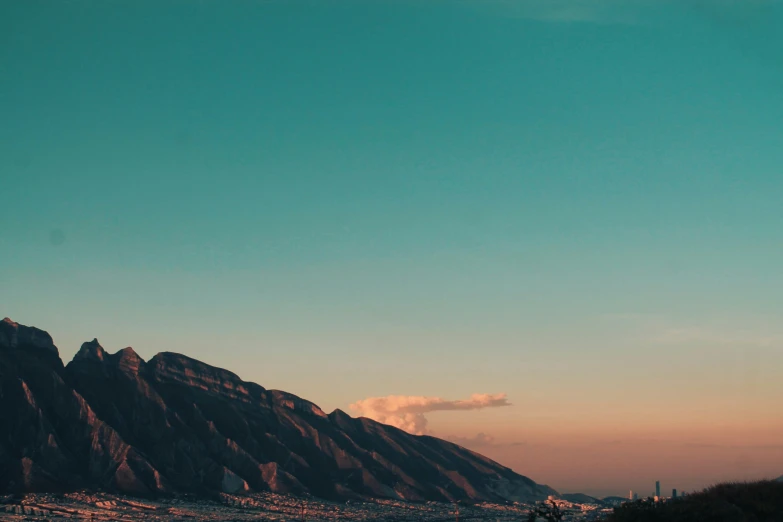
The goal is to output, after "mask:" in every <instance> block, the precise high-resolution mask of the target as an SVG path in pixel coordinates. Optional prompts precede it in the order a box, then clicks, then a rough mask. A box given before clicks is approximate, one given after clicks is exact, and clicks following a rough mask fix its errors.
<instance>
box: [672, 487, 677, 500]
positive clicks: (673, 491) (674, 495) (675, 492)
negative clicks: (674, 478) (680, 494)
mask: <svg viewBox="0 0 783 522" xmlns="http://www.w3.org/2000/svg"><path fill="white" fill-rule="evenodd" d="M672 498H673V499H674V498H677V490H676V489H673V490H672Z"/></svg>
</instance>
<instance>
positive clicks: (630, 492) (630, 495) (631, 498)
mask: <svg viewBox="0 0 783 522" xmlns="http://www.w3.org/2000/svg"><path fill="white" fill-rule="evenodd" d="M628 500H633V490H631V491H629V492H628Z"/></svg>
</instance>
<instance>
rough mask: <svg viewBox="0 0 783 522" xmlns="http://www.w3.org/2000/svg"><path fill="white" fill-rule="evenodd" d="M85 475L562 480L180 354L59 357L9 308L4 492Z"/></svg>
mask: <svg viewBox="0 0 783 522" xmlns="http://www.w3.org/2000/svg"><path fill="white" fill-rule="evenodd" d="M227 349H230V347H227V346H217V347H216V350H227ZM294 363H295V362H294V361H292V364H294ZM333 385H334V383H332V382H329V377H328V374H325V375H324V386H333ZM82 488H84V489H93V490H95V489H103V490H106V491H110V492H114V493H126V494H132V495H167V494H172V493H180V492H182V493H196V494H212V493H216V492H226V493H242V492H252V491H273V492H277V493H293V494H312V495H314V496H317V497H321V498H333V499H350V498H368V497H385V498H397V499H405V500H437V501H506V500H509V501H531V500H541V499H546V498H547V496H548V495H556V494H557V492H556V491H554V490H552V489H551V488H549V487H547V486H542V485H539V484H536V483H535V482H534V481H532V480H530V479H529V478H527V477H524V476H522V475H519V474H517V473H515V472H514V471H512V470H511V469H509V468H506V467H504V466H501V465H500V464H498V463H497V462H494V461H492V460H490V459H488V458H486V457H483V456H481V455H479V454H478V453H474V452H473V451H470V450H467V449H465V448H462V447H460V446H457V445H456V444H452V443H450V442H446V441H443V440H440V439H436V438H434V437H428V436H415V435H411V434H409V433H406V432H404V431H402V430H399V429H397V428H394V427H391V426H387V425H385V424H381V423H379V422H375V421H373V420H370V419H367V418H358V419H357V418H352V417H350V416H349V415H347V414H346V413H344V412H342V411H340V410H335V411H333V412H332V413H330V414H326V413H324V412H323V411H322V410H321V409H320V408H319V407H318V406H316V405H315V404H313V403H311V402H308V401H306V400H304V399H300V398H299V397H297V396H295V395H292V394H290V393H286V392H282V391H277V390H267V389H265V388H263V387H262V386H259V385H258V384H255V383H252V382H245V381H242V380H241V379H240V378H239V377H238V376H236V375H235V374H233V373H231V372H229V371H226V370H223V369H220V368H215V367H213V366H209V365H207V364H204V363H202V362H199V361H197V360H194V359H191V358H189V357H186V356H184V355H180V354H176V353H169V352H164V353H159V354H158V355H156V356H154V357H153V358H151V359H150V360H149V361H145V360H143V359H142V358H141V357H139V356H138V355H137V354H136V352H134V351H133V349H132V348H125V349H123V350H120V351H118V352H117V353H114V354H111V353H108V352H106V351H105V350H104V349H103V347H101V345H100V344H99V343H98V341H97V339H96V340H93V341H90V342H86V343H84V344H83V345H82V347H81V350H79V352H78V353H77V354H76V356H75V357H74V358H73V360H72V361H71V362H70V363H68V365H67V366H65V365H63V362H62V361H61V360H60V356H59V351H58V349H57V347H56V346H55V345H54V342H53V341H52V338H51V336H50V335H49V334H48V333H46V332H44V331H43V330H38V329H37V328H32V327H27V326H24V325H20V324H17V323H15V322H13V321H11V320H10V319H4V320H2V321H0V493H2V492H9V493H16V492H45V491H64V490H65V491H67V490H74V489H82Z"/></svg>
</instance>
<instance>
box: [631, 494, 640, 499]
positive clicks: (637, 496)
mask: <svg viewBox="0 0 783 522" xmlns="http://www.w3.org/2000/svg"><path fill="white" fill-rule="evenodd" d="M631 500H639V493H634V494H633V498H632V499H631Z"/></svg>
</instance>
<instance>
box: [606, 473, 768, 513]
mask: <svg viewBox="0 0 783 522" xmlns="http://www.w3.org/2000/svg"><path fill="white" fill-rule="evenodd" d="M750 521H752V522H781V521H783V482H780V481H773V480H768V481H763V482H754V483H735V484H719V485H717V486H713V487H711V488H709V489H706V490H704V491H702V492H701V493H693V494H690V495H686V496H684V497H681V498H678V499H676V500H672V501H667V502H660V503H652V502H649V501H647V500H639V501H636V502H627V503H625V504H622V505H621V506H618V507H616V508H614V513H613V514H612V515H609V517H607V518H606V519H604V522H750Z"/></svg>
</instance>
